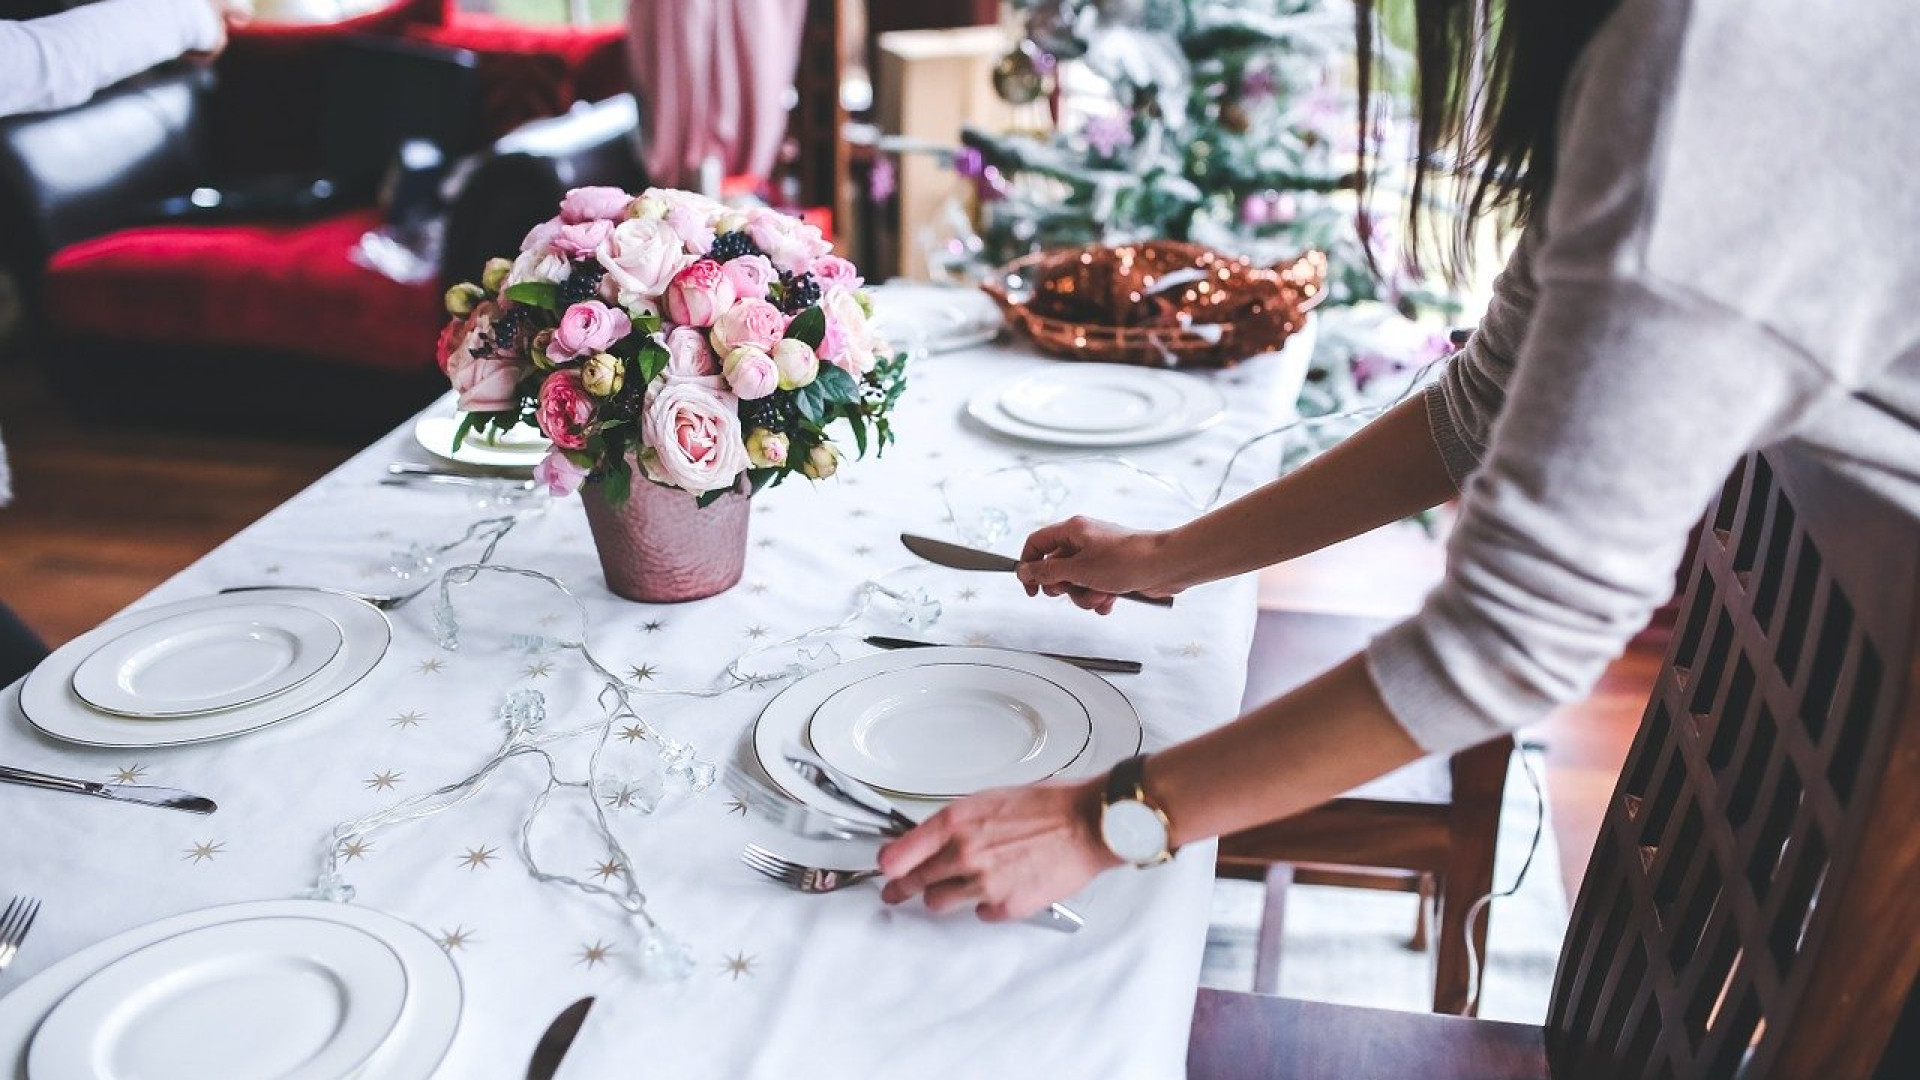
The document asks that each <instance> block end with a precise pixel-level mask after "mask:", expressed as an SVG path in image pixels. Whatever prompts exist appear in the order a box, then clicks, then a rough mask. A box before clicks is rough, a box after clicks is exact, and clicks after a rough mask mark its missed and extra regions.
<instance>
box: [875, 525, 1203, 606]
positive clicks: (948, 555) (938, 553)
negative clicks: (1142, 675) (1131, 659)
mask: <svg viewBox="0 0 1920 1080" xmlns="http://www.w3.org/2000/svg"><path fill="white" fill-rule="evenodd" d="M900 542H901V543H903V544H905V545H907V550H908V551H911V552H913V553H914V554H915V555H918V556H920V557H921V558H923V559H925V560H927V561H928V562H930V563H938V564H940V565H941V566H946V567H951V568H952V569H955V570H988V571H999V572H1003V573H1005V572H1011V571H1013V570H1017V569H1019V568H1020V560H1019V559H1010V558H1008V557H1007V556H1005V555H996V554H994V553H993V552H991V551H981V550H979V549H978V548H970V547H962V546H960V545H959V544H949V543H947V542H946V541H945V540H935V539H933V538H932V537H930V536H915V535H914V534H912V533H901V534H900ZM1120 598H1121V599H1122V600H1135V601H1138V602H1140V603H1142V604H1152V605H1153V606H1155V607H1172V606H1173V597H1171V596H1147V595H1144V594H1142V593H1137V592H1136V593H1121V594H1120Z"/></svg>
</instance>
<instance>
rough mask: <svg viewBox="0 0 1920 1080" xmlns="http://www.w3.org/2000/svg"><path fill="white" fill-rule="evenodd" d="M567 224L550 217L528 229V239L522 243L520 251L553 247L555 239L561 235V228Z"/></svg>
mask: <svg viewBox="0 0 1920 1080" xmlns="http://www.w3.org/2000/svg"><path fill="white" fill-rule="evenodd" d="M565 224H566V222H564V221H562V220H560V218H558V217H550V218H548V219H547V220H545V221H543V222H541V223H540V224H538V225H535V226H534V227H533V228H531V229H528V230H527V235H526V238H525V239H524V240H521V241H520V250H521V251H533V250H536V249H544V248H548V247H551V246H553V238H554V237H556V236H559V235H560V226H562V225H565Z"/></svg>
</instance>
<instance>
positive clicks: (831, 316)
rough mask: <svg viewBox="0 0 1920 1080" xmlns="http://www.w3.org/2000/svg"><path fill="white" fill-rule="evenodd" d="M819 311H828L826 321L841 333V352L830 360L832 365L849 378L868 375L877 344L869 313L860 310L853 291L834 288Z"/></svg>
mask: <svg viewBox="0 0 1920 1080" xmlns="http://www.w3.org/2000/svg"><path fill="white" fill-rule="evenodd" d="M820 307H821V308H822V309H823V310H825V311H826V313H827V318H828V320H829V321H831V322H832V323H833V324H834V326H835V327H837V328H838V330H839V333H840V345H841V349H840V352H839V353H838V354H837V355H835V356H833V357H831V358H830V359H831V362H832V363H833V364H835V365H836V366H838V367H842V368H845V369H846V370H847V373H848V374H850V375H865V374H866V373H867V372H869V371H872V370H873V365H874V363H875V362H876V357H875V356H874V350H875V349H876V348H877V347H878V344H879V343H878V342H877V341H876V340H875V338H874V336H873V327H872V326H871V325H869V324H868V322H867V312H866V309H865V308H863V307H861V305H860V298H859V297H858V296H856V295H854V292H853V290H852V289H844V288H839V287H835V288H831V289H828V290H827V294H826V295H825V296H823V297H821V298H820Z"/></svg>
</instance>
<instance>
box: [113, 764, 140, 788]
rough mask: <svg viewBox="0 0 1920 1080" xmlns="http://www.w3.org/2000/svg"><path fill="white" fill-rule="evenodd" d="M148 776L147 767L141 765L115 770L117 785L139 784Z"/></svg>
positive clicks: (114, 776) (114, 779)
mask: <svg viewBox="0 0 1920 1080" xmlns="http://www.w3.org/2000/svg"><path fill="white" fill-rule="evenodd" d="M145 775H147V767H146V766H145V765H141V764H137V763H136V764H133V765H127V766H125V767H123V768H118V769H115V770H113V782H114V783H116V784H137V783H139V782H140V778H141V777H143V776H145Z"/></svg>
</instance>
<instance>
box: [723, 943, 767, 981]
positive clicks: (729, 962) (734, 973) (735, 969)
mask: <svg viewBox="0 0 1920 1080" xmlns="http://www.w3.org/2000/svg"><path fill="white" fill-rule="evenodd" d="M756 959H758V958H757V957H752V956H748V955H747V954H746V952H745V951H744V950H743V951H741V952H736V953H734V954H733V955H732V956H729V957H727V958H726V959H725V960H723V961H721V962H720V973H721V974H722V975H725V976H727V977H728V978H730V979H732V980H733V981H734V982H739V981H740V976H742V975H745V976H746V977H747V978H749V979H751V978H753V962H754V960H756Z"/></svg>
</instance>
